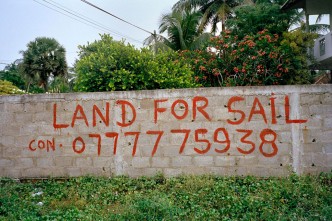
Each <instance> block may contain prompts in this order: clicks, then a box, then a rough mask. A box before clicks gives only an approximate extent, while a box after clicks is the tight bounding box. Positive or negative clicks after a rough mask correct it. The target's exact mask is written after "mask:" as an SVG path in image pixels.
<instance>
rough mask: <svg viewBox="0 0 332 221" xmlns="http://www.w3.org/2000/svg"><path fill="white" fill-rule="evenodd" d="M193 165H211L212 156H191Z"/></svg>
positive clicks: (212, 163)
mask: <svg viewBox="0 0 332 221" xmlns="http://www.w3.org/2000/svg"><path fill="white" fill-rule="evenodd" d="M193 161H194V165H195V166H198V167H207V166H213V165H214V160H213V157H212V156H196V157H193Z"/></svg>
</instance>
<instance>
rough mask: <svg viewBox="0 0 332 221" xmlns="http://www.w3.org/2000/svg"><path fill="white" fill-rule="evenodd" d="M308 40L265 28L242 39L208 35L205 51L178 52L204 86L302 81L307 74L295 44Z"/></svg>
mask: <svg viewBox="0 0 332 221" xmlns="http://www.w3.org/2000/svg"><path fill="white" fill-rule="evenodd" d="M309 35H310V34H309ZM294 36H297V37H298V38H297V39H298V40H297V41H298V42H297V43H294V41H295V40H294ZM282 39H283V40H282ZM299 39H302V41H301V40H299ZM304 39H306V40H304ZM281 40H282V41H281ZM312 40H313V38H312V36H311V39H310V38H308V36H304V35H302V37H301V38H300V37H299V35H294V34H285V37H283V38H280V37H279V36H278V35H277V34H271V33H269V32H268V30H263V31H260V32H258V33H257V34H255V35H247V36H245V37H244V38H243V39H239V37H238V36H237V35H233V34H232V33H231V32H225V33H223V34H222V35H221V36H217V37H214V38H212V39H211V43H210V47H209V48H208V50H207V51H183V52H181V56H182V57H184V58H186V59H187V60H188V61H189V62H190V64H191V66H192V69H193V71H194V72H195V75H196V76H195V79H196V81H197V82H198V83H201V84H202V85H204V86H252V85H280V84H283V85H284V84H303V83H310V80H311V77H310V72H309V71H307V70H306V68H307V63H306V62H307V59H306V56H304V54H305V52H303V50H299V48H300V47H301V48H302V47H303V48H305V45H309V43H312V42H313V41H312ZM301 43H302V44H301ZM294 45H295V46H294Z"/></svg>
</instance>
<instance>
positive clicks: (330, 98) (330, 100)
mask: <svg viewBox="0 0 332 221" xmlns="http://www.w3.org/2000/svg"><path fill="white" fill-rule="evenodd" d="M322 103H323V104H332V94H331V93H324V94H323V95H322Z"/></svg>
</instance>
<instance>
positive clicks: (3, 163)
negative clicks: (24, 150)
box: [0, 159, 14, 167]
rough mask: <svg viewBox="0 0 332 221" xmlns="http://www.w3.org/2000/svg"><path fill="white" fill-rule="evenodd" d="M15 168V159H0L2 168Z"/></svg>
mask: <svg viewBox="0 0 332 221" xmlns="http://www.w3.org/2000/svg"><path fill="white" fill-rule="evenodd" d="M12 166H14V160H13V159H0V167H12Z"/></svg>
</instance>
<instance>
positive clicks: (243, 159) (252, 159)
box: [235, 155, 258, 167]
mask: <svg viewBox="0 0 332 221" xmlns="http://www.w3.org/2000/svg"><path fill="white" fill-rule="evenodd" d="M257 164H258V159H257V156H255V155H250V156H249V155H245V156H237V157H236V158H235V165H236V166H248V167H255V166H257Z"/></svg>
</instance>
